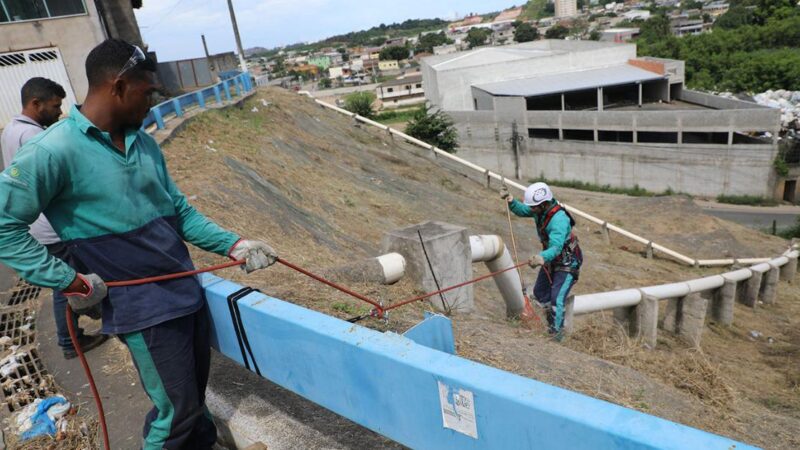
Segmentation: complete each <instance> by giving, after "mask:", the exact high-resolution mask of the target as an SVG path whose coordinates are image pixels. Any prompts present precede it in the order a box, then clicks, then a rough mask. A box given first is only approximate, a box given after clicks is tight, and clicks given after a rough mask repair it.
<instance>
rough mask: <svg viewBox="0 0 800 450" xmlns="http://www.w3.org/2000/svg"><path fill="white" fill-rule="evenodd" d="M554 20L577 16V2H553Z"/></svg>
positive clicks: (558, 0) (576, 0) (559, 0)
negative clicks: (554, 8)
mask: <svg viewBox="0 0 800 450" xmlns="http://www.w3.org/2000/svg"><path fill="white" fill-rule="evenodd" d="M554 3H555V7H556V18H559V19H560V18H562V17H574V16H577V15H578V0H554Z"/></svg>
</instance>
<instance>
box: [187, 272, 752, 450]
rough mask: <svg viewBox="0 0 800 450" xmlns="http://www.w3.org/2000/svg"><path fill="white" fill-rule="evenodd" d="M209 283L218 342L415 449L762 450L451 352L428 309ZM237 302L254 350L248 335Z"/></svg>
mask: <svg viewBox="0 0 800 450" xmlns="http://www.w3.org/2000/svg"><path fill="white" fill-rule="evenodd" d="M201 280H202V282H203V285H204V287H205V290H206V297H207V299H208V303H209V307H210V310H211V316H212V323H213V331H212V343H213V345H214V347H215V348H216V349H217V350H219V351H220V352H221V353H223V354H224V355H226V356H227V357H228V358H231V359H233V360H234V361H236V362H237V363H239V364H242V365H244V363H245V359H246V360H247V363H248V365H249V366H250V367H255V365H256V364H257V366H258V368H259V369H260V371H261V375H262V376H264V377H265V378H267V379H269V380H270V381H272V382H274V383H276V384H278V385H280V386H282V387H284V388H286V389H288V390H290V391H292V392H295V393H297V394H299V395H301V396H303V397H305V398H306V399H308V400H310V401H312V402H314V403H317V404H319V405H321V406H323V407H325V408H327V409H329V410H331V411H333V412H335V413H337V414H339V415H341V416H344V417H346V418H348V419H350V420H352V421H354V422H356V423H358V424H360V425H362V426H364V427H366V428H369V429H371V430H373V431H375V432H377V433H380V434H382V435H384V436H386V437H388V438H390V439H393V440H395V441H397V442H399V443H401V444H403V445H406V446H408V447H411V448H415V449H522V448H537V449H570V450H576V449H612V448H613V449H634V448H636V449H641V448H645V449H655V448H659V449H677V448H685V449H720V450H721V449H731V448H736V449H737V450H742V449H750V448H753V447H750V446H747V445H745V444H742V443H739V442H736V441H734V440H732V439H728V438H725V437H722V436H717V435H714V434H711V433H707V432H704V431H701V430H697V429H694V428H690V427H687V426H684V425H680V424H677V423H674V422H670V421H667V420H664V419H660V418H658V417H655V416H651V415H648V414H644V413H641V412H638V411H634V410H631V409H628V408H623V407H621V406H617V405H614V404H611V403H608V402H605V401H602V400H597V399H594V398H592V397H588V396H585V395H582V394H578V393H575V392H572V391H568V390H566V389H561V388H558V387H554V386H550V385H548V384H545V383H541V382H538V381H535V380H532V379H530V378H525V377H521V376H518V375H515V374H512V373H509V372H505V371H502V370H499V369H496V368H493V367H489V366H486V365H483V364H478V363H476V362H473V361H469V360H467V359H464V358H460V357H458V356H456V355H454V354H451V353H450V351H451V349H452V341H451V340H452V334H451V332H448V331H447V330H446V329H445V328H443V326H448V327H449V324H448V323H447V322H446V320H445V319H444V318H437V317H432V318H431V317H429V318H428V319H426V321H425V322H423V325H422V326H418V327H415V329H416V330H415V331H413V332H412V331H409V332H408V334H409V336H408V337H406V336H401V335H398V334H395V333H381V332H378V331H375V330H371V329H369V328H365V327H362V326H359V325H355V324H351V323H348V322H345V321H343V320H339V319H337V318H334V317H331V316H328V315H325V314H322V313H319V312H316V311H312V310H308V309H306V308H302V307H300V306H297V305H294V304H291V303H287V302H284V301H281V300H278V299H276V298H272V297H268V296H266V295H264V294H261V293H259V292H251V293H249V294H247V295H245V296H243V297H242V298H241V299H240V300H239V301H238V303H237V305H238V309H237V308H234V307H232V306H231V305H230V304H229V300H228V297H229V296H231V294H233V293H235V292H240V289H242V287H241V286H240V285H237V284H235V283H232V282H230V281H227V280H224V279H222V278H219V277H216V276H213V275H205V276H203V277H202V278H201ZM233 311H238V316H239V317H240V320H241V322H238V323H239V324H240V325H239V326H238V328H240V329H241V328H243V329H244V330H245V331H246V338H247V339H246V342H247V343H249V347H250V348H251V349H252V355H253V359H251V357H250V356H249V353H248V352H247V351H246V350H243V347H244V345H242V344H240V339H241V338H242V336H241V335H239V336H237V334H236V331H235V330H236V328H237V325H235V324H236V323H237V322H235V321H234V320H233V319H232V315H234V314H233ZM412 330H414V329H412ZM426 330H427V331H426ZM426 333H428V334H431V336H428V337H426V336H424V334H426ZM423 344H425V345H423ZM428 345H431V347H433V348H431V347H429V346H428ZM442 350H444V351H442ZM254 363H256V364H254Z"/></svg>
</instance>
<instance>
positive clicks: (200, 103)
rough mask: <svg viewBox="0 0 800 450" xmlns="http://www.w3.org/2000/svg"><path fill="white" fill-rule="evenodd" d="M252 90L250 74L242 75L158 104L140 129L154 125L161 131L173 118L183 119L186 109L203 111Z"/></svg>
mask: <svg viewBox="0 0 800 450" xmlns="http://www.w3.org/2000/svg"><path fill="white" fill-rule="evenodd" d="M253 88H254V87H253V84H252V81H251V80H250V74H247V73H242V74H239V75H236V76H234V77H231V78H228V79H225V80H222V81H221V82H219V83H217V84H215V85H213V86H209V87H207V88H203V89H200V90H197V91H194V92H190V93H188V94H184V95H181V96H178V97H174V98H171V99H169V100H167V101H165V102H162V103H159V104H158V105H156V106H154V107H152V108H150V112H149V113H148V114H147V117H146V118H145V119H144V123H143V125H142V127H143V128H149V127H150V126H152V125H155V126H156V128H157V129H159V130H163V129H164V128H165V126H166V125H165V122H166V121H168V120H170V119H171V118H174V117H183V114H184V113H185V112H186V110H188V109H191V108H195V107H199V108H201V109H205V108H206V107H207V106H208V105H212V104H220V105H222V104H224V103H225V102H230V101H231V100H232V99H233V97H241V96H242V95H243V94H244V93H245V92H250V91H252V90H253Z"/></svg>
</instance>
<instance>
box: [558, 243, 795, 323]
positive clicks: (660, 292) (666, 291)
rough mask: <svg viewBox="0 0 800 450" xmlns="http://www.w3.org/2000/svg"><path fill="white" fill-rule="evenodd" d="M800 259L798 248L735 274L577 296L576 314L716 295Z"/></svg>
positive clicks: (729, 273)
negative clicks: (728, 286) (645, 298)
mask: <svg viewBox="0 0 800 450" xmlns="http://www.w3.org/2000/svg"><path fill="white" fill-rule="evenodd" d="M798 256H800V251H798V250H797V246H793V247H792V248H791V249H789V250H788V251H786V253H784V254H783V255H782V256H779V257H777V258H773V259H771V260H768V261H767V262H763V263H758V264H755V265H753V266H751V267H749V268H746V269H739V270H734V271H731V272H727V273H723V274H720V275H712V276H710V277H704V278H698V279H695V280H689V281H681V282H678V283H669V284H662V285H657V286H648V287H643V288H641V289H623V290H619V291H610V292H599V293H596V294H584V295H576V296H575V303H574V309H573V311H574V314H575V315H580V314H589V313H593V312H597V311H603V310H608V309H614V308H621V307H627V306H636V305H638V304H639V302H641V300H642V296H643V295H648V296H652V297H654V298H656V299H658V300H665V299H670V298H680V297H685V296H687V295H689V294H696V293H700V292H706V291H713V290H715V289H719V288H721V287H722V286H723V285H724V284H725V281H726V280H727V281H735V282H741V281H745V280H748V279H750V277H752V276H753V273H765V272H767V271H769V270H770V269H777V268H780V267H783V266H784V265H786V264H788V263H789V262H790V260H793V259H794V260H796V259H797V258H798Z"/></svg>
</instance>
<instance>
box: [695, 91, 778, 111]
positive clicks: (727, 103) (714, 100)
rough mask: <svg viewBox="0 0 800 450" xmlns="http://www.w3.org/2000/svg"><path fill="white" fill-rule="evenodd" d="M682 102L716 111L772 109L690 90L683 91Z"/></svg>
mask: <svg viewBox="0 0 800 450" xmlns="http://www.w3.org/2000/svg"><path fill="white" fill-rule="evenodd" d="M680 100H683V101H685V102H689V103H696V104H698V105H703V106H706V107H709V108H714V109H770V108H768V107H766V106H761V105H759V104H757V103H752V102H745V101H742V100H736V99H732V98H725V97H720V96H718V95H712V94H706V93H704V92H698V91H692V90H689V89H684V90H683V93H682V94H681V98H680Z"/></svg>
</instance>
